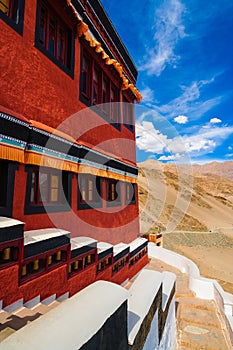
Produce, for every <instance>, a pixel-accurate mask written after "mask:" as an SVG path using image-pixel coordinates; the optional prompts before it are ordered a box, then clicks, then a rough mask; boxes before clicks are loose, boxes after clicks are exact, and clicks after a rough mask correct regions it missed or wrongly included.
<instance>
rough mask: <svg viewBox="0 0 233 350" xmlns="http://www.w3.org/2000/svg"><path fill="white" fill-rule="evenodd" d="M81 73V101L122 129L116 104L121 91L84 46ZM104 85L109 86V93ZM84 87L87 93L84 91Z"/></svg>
mask: <svg viewBox="0 0 233 350" xmlns="http://www.w3.org/2000/svg"><path fill="white" fill-rule="evenodd" d="M85 62H88V68H87V69H86V68H85V67H84V63H85ZM95 71H97V72H98V75H99V79H98V82H97V81H96V80H95V79H94V72H95ZM81 73H82V74H81V79H80V100H81V101H82V102H83V103H85V104H86V105H87V106H89V107H90V106H93V107H92V108H93V109H94V110H95V111H96V112H97V113H98V114H99V115H101V116H102V117H103V118H104V119H106V120H107V121H108V122H109V123H111V124H112V125H113V126H114V127H115V128H117V129H120V114H119V108H118V105H117V104H116V103H114V102H119V101H120V98H119V97H120V96H119V89H118V88H117V86H116V84H114V82H113V81H112V80H111V79H110V77H109V75H108V74H106V72H105V71H104V70H103V69H102V66H101V65H100V64H99V63H98V62H97V61H96V59H95V58H94V57H92V56H91V55H90V53H89V51H88V50H87V49H86V48H85V47H84V46H82V49H81ZM104 83H106V85H107V91H105V89H104ZM84 87H85V90H86V91H83V89H84ZM95 88H96V89H95ZM113 89H114V97H113V98H112V97H111V91H112V90H113ZM95 90H96V91H97V99H96V100H95V96H94V91H95ZM104 96H106V98H104ZM105 99H106V100H105ZM113 103H114V104H113ZM111 105H112V106H111Z"/></svg>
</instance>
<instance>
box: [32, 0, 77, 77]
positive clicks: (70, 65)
mask: <svg viewBox="0 0 233 350" xmlns="http://www.w3.org/2000/svg"><path fill="white" fill-rule="evenodd" d="M42 13H44V17H42ZM42 19H44V20H43V26H41V23H42ZM52 21H53V23H54V40H53V42H54V47H53V50H52V48H51V46H50V44H51V42H50V38H51V24H52ZM61 33H63V40H62V41H61V40H59V38H61ZM42 34H43V35H42ZM61 42H62V43H63V44H62V54H60V49H59V46H60V45H59V43H61ZM35 45H36V47H37V48H38V49H40V50H41V51H42V52H43V53H44V54H45V55H46V56H48V57H49V58H50V59H51V60H52V61H53V62H54V63H56V64H57V65H58V66H59V67H60V68H61V69H63V70H64V71H65V72H66V73H68V74H69V75H70V76H71V77H72V78H73V77H74V33H73V31H72V30H71V29H70V27H69V26H68V25H67V24H66V22H65V21H64V20H63V19H62V18H61V15H59V14H58V13H57V12H56V10H55V9H54V8H53V7H52V6H51V5H50V4H48V3H47V2H45V1H43V0H39V1H38V6H37V22H36V34H35Z"/></svg>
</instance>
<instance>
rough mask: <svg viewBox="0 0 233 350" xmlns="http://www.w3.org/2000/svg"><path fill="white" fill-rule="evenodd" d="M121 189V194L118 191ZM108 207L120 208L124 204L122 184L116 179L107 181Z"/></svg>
mask: <svg viewBox="0 0 233 350" xmlns="http://www.w3.org/2000/svg"><path fill="white" fill-rule="evenodd" d="M117 187H118V188H119V193H117V189H118V188H117ZM106 202H107V206H111V207H112V206H120V205H121V204H122V182H121V181H119V180H115V179H106Z"/></svg>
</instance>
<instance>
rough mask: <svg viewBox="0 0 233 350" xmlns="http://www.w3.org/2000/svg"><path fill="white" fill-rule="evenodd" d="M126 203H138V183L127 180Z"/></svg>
mask: <svg viewBox="0 0 233 350" xmlns="http://www.w3.org/2000/svg"><path fill="white" fill-rule="evenodd" d="M125 204H136V184H135V183H131V182H125Z"/></svg>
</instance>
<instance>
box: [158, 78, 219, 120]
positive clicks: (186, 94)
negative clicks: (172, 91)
mask: <svg viewBox="0 0 233 350" xmlns="http://www.w3.org/2000/svg"><path fill="white" fill-rule="evenodd" d="M213 81H214V78H211V79H209V80H200V81H194V82H193V83H192V84H191V85H190V86H182V87H181V88H182V91H183V92H182V93H181V94H180V96H178V97H176V98H175V99H173V100H171V101H170V102H168V103H167V104H164V105H161V106H156V105H153V108H154V110H155V111H156V112H158V113H160V114H162V115H164V116H166V118H169V119H171V118H175V117H176V116H177V115H187V114H188V115H189V116H192V119H194V118H195V119H198V118H201V117H202V116H203V114H205V113H206V112H207V111H209V110H211V109H212V108H213V107H215V106H217V105H218V104H219V103H220V102H221V101H222V99H223V97H222V96H217V97H214V98H211V99H208V100H201V89H202V88H203V86H205V85H207V84H210V83H212V82H213Z"/></svg>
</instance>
